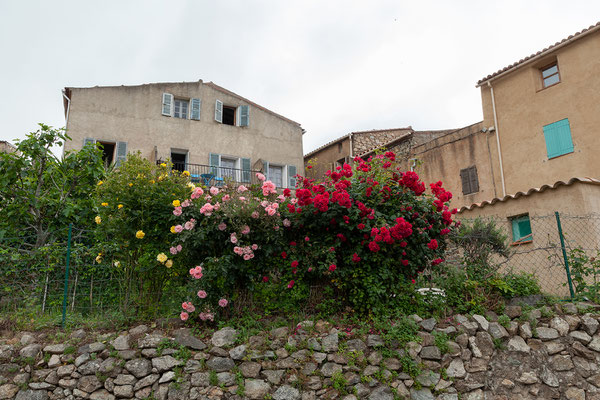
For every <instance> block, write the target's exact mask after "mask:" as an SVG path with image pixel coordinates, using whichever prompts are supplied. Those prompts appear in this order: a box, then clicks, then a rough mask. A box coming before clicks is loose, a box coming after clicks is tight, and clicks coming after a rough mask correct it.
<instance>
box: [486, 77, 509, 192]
mask: <svg viewBox="0 0 600 400" xmlns="http://www.w3.org/2000/svg"><path fill="white" fill-rule="evenodd" d="M487 85H488V87H489V88H490V94H491V95H492V110H493V111H494V128H495V131H496V145H497V146H498V161H499V162H500V181H501V182H502V197H504V196H506V185H505V183H504V168H503V167H502V150H501V149H500V135H499V133H498V116H497V114H496V100H495V99H494V88H493V87H492V85H491V83H490V81H488V82H487Z"/></svg>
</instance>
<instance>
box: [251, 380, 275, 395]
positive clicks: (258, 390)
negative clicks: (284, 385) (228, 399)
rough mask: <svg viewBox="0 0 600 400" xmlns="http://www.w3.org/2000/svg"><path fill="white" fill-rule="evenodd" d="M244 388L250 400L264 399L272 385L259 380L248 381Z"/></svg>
mask: <svg viewBox="0 0 600 400" xmlns="http://www.w3.org/2000/svg"><path fill="white" fill-rule="evenodd" d="M244 387H245V392H244V393H245V395H246V397H248V398H249V399H264V398H265V396H266V395H267V393H269V391H270V390H271V385H269V384H268V383H267V382H265V381H263V380H259V379H246V380H245V382H244Z"/></svg>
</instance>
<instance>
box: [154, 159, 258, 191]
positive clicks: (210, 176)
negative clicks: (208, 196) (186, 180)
mask: <svg viewBox="0 0 600 400" xmlns="http://www.w3.org/2000/svg"><path fill="white" fill-rule="evenodd" d="M161 162H162V161H157V163H158V164H160V163H161ZM173 169H174V170H177V171H188V172H189V173H190V179H191V181H192V182H193V183H200V184H202V185H204V186H223V185H226V184H230V185H231V184H233V185H241V184H246V185H248V184H254V183H260V181H259V180H258V178H257V177H256V173H257V172H261V173H262V171H255V170H249V169H245V170H242V169H239V168H230V167H216V166H210V165H203V164H190V163H173Z"/></svg>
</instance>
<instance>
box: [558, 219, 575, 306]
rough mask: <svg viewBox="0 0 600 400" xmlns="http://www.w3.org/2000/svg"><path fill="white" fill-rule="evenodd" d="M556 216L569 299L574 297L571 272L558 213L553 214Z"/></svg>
mask: <svg viewBox="0 0 600 400" xmlns="http://www.w3.org/2000/svg"><path fill="white" fill-rule="evenodd" d="M554 215H555V216H556V226H557V227H558V236H559V237H560V247H561V248H562V254H563V260H564V261H565V271H566V272H567V281H568V282H569V292H571V298H573V297H575V292H574V291H573V281H572V280H571V270H570V269H569V258H568V257H567V249H566V248H565V238H564V236H563V231H562V226H561V225H560V215H559V214H558V211H555V212H554Z"/></svg>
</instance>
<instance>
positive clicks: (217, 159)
mask: <svg viewBox="0 0 600 400" xmlns="http://www.w3.org/2000/svg"><path fill="white" fill-rule="evenodd" d="M209 165H210V173H211V174H213V175H214V176H216V177H218V176H219V166H220V165H221V156H220V155H219V154H215V153H210V156H209Z"/></svg>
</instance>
